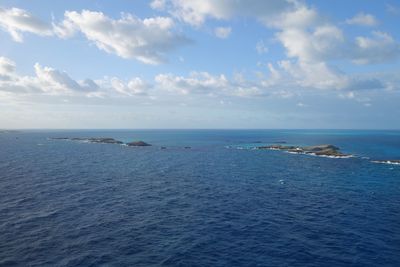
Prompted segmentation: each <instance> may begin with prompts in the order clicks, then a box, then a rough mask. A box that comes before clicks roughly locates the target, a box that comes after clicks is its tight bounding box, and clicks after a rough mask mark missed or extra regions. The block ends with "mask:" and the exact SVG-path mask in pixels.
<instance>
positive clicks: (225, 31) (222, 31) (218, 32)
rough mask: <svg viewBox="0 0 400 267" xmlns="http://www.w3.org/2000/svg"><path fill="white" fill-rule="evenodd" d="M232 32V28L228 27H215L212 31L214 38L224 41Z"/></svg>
mask: <svg viewBox="0 0 400 267" xmlns="http://www.w3.org/2000/svg"><path fill="white" fill-rule="evenodd" d="M231 32H232V28H230V27H217V28H215V29H214V33H215V36H217V37H218V38H221V39H226V38H228V37H229V35H230V34H231Z"/></svg>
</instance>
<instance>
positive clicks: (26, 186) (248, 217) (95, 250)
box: [0, 130, 400, 267]
mask: <svg viewBox="0 0 400 267" xmlns="http://www.w3.org/2000/svg"><path fill="white" fill-rule="evenodd" d="M53 137H112V138H115V139H117V140H121V141H123V142H129V141H138V140H143V141H145V142H147V143H150V144H152V146H150V147H128V146H123V145H117V144H94V143H87V142H77V141H68V140H53V139H50V138H53ZM283 141H284V142H287V143H289V144H297V145H318V144H333V145H336V146H338V147H340V148H341V151H343V152H345V153H349V154H352V155H354V157H352V158H326V157H317V156H311V155H299V154H290V153H286V152H283V151H272V150H260V149H254V147H255V146H257V145H260V144H271V143H275V142H283ZM161 147H165V148H166V149H161ZM392 159H400V131H361V130H360V131H353V130H69V131H66V130H64V131H61V130H60V131H56V130H48V131H45V130H43V131H34V130H30V131H28V130H25V131H20V132H5V133H0V266H363V267H366V266H400V165H394V164H378V163H374V162H372V161H374V160H392Z"/></svg>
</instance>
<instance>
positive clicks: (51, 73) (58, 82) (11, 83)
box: [0, 57, 151, 97]
mask: <svg viewBox="0 0 400 267" xmlns="http://www.w3.org/2000/svg"><path fill="white" fill-rule="evenodd" d="M15 67H16V64H15V63H14V62H13V61H12V60H10V59H8V58H5V57H0V91H6V92H11V93H35V94H48V95H83V96H89V97H92V96H105V95H106V96H107V95H108V96H115V95H118V94H120V95H129V96H133V95H145V94H146V92H147V90H148V89H150V88H151V86H150V85H148V84H147V83H146V82H144V81H143V80H142V79H140V78H138V77H134V78H132V79H131V80H130V81H128V82H123V81H121V80H119V79H118V78H115V77H113V78H111V79H110V78H103V79H100V80H96V81H94V80H92V79H85V80H74V79H73V78H71V77H70V76H69V75H68V74H67V73H66V72H64V71H59V70H56V69H53V68H50V67H43V66H41V65H40V64H39V63H36V64H35V65H34V70H35V75H34V76H23V75H19V74H18V73H17V72H16V71H15Z"/></svg>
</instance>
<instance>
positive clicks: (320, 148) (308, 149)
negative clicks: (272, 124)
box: [258, 145, 351, 158]
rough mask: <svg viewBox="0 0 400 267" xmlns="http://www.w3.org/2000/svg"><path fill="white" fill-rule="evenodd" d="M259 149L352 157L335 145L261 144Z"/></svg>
mask: <svg viewBox="0 0 400 267" xmlns="http://www.w3.org/2000/svg"><path fill="white" fill-rule="evenodd" d="M258 149H271V150H281V151H286V152H290V153H296V154H310V155H316V156H326V157H338V158H342V157H350V156H351V155H348V154H343V153H342V152H340V149H339V148H338V147H336V146H334V145H317V146H304V147H301V146H284V145H269V146H261V147H258Z"/></svg>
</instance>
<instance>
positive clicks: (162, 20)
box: [0, 0, 400, 129]
mask: <svg viewBox="0 0 400 267" xmlns="http://www.w3.org/2000/svg"><path fill="white" fill-rule="evenodd" d="M399 25H400V1H393V0H391V1H372V0H363V1H361V0H355V1H344V0H339V1H303V0H287V1H285V0H268V1H267V0H247V1H244V0H243V1H241V0H220V1H212V0H201V1H200V0H197V1H195V0H193V1H184V0H155V1H118V0H114V1H44V0H37V1H0V110H1V112H0V128H355V129H360V128H369V129H387V128H391V129H393V128H396V129H399V128H400V120H399V119H398V118H400V105H399V103H400V102H399V100H400V62H399V59H400V43H399V40H400V27H399Z"/></svg>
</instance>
